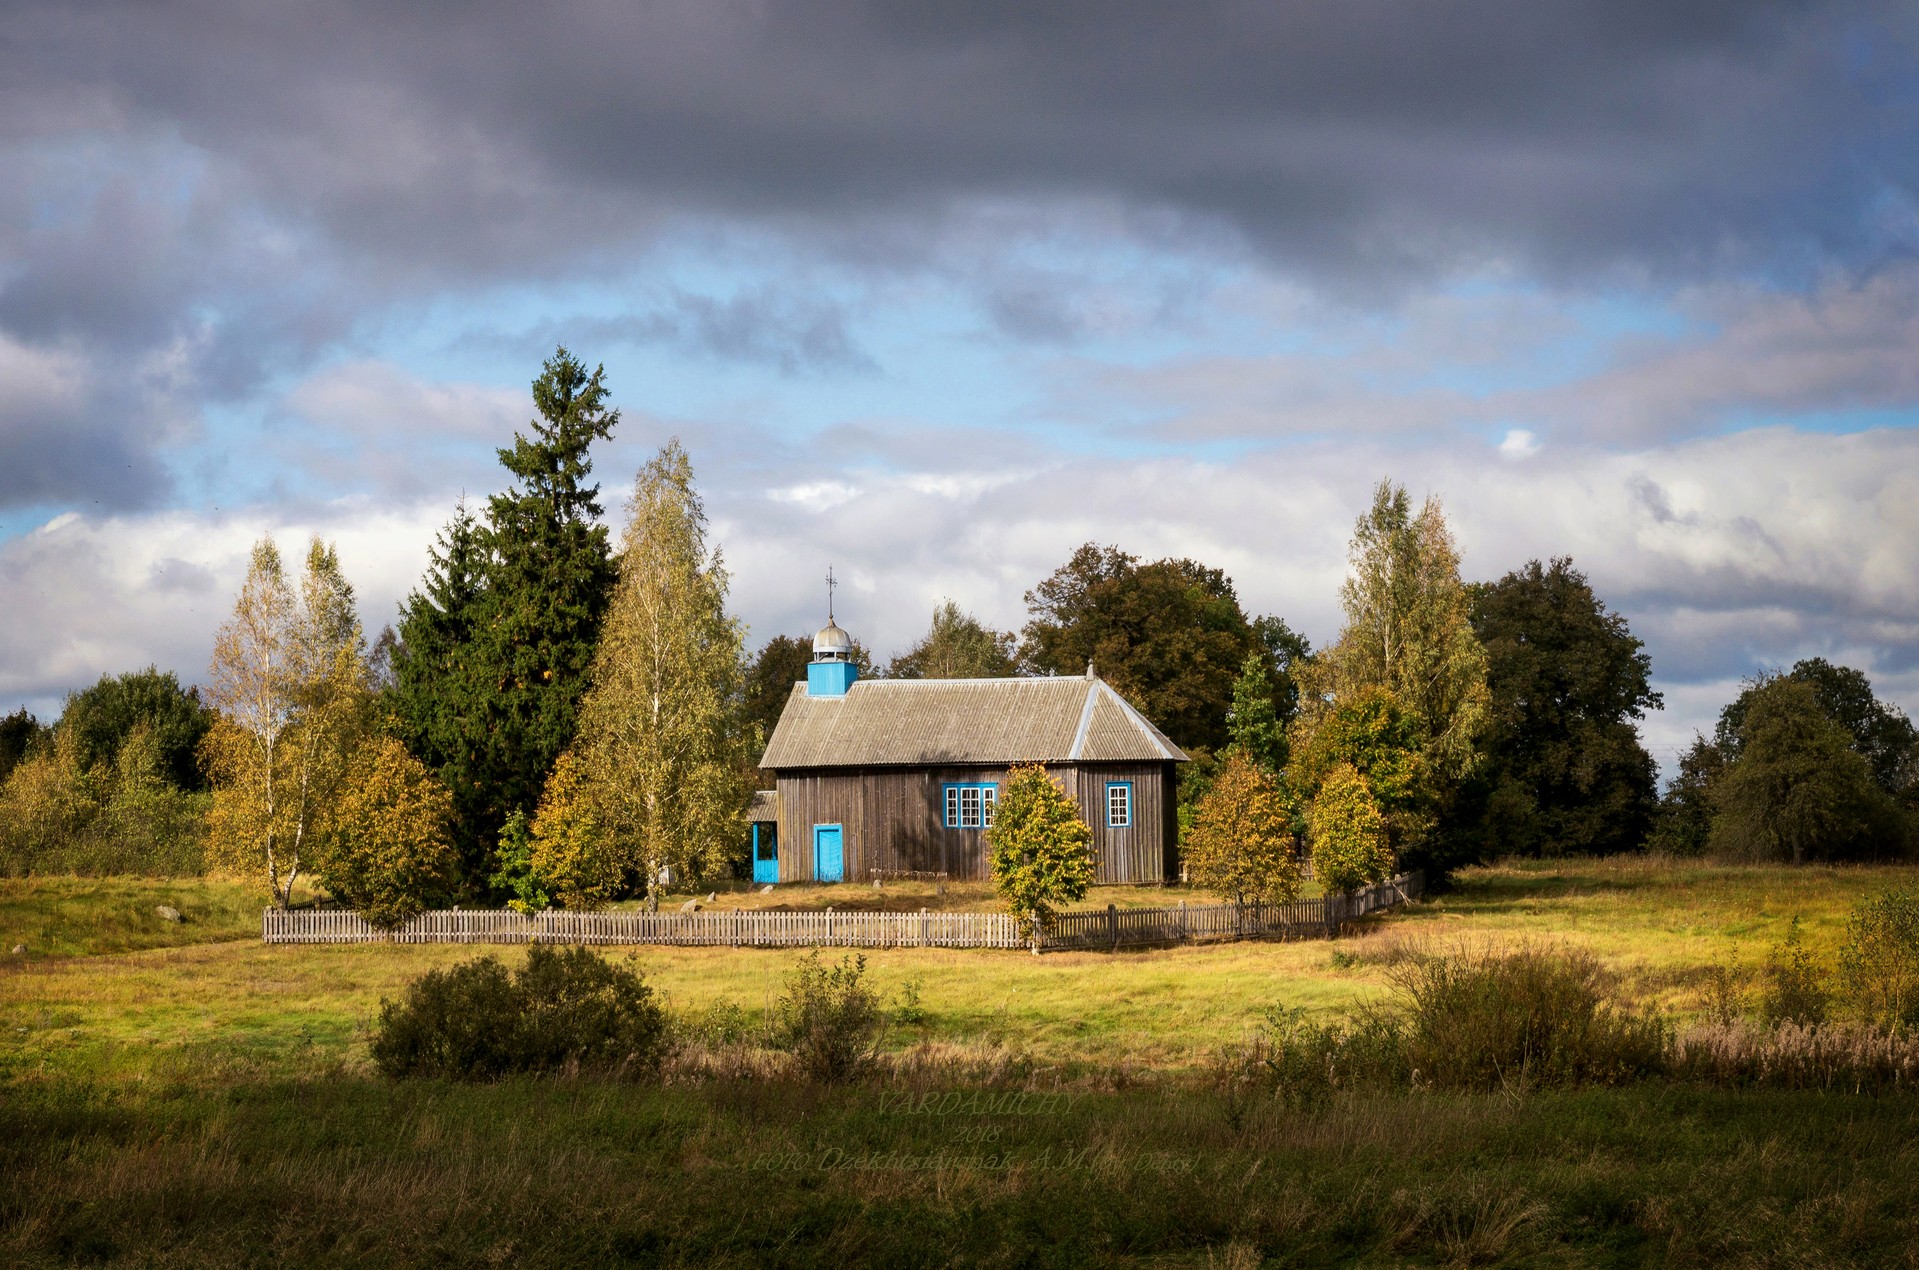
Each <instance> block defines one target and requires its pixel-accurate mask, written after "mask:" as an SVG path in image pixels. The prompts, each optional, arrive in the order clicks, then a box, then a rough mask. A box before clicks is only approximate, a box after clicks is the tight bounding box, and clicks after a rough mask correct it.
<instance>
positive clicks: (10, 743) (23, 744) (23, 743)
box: [0, 706, 47, 781]
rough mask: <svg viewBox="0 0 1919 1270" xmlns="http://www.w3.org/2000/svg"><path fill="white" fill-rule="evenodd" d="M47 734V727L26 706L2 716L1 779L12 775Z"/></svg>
mask: <svg viewBox="0 0 1919 1270" xmlns="http://www.w3.org/2000/svg"><path fill="white" fill-rule="evenodd" d="M46 736H47V729H46V728H43V727H41V726H40V721H39V720H38V719H36V718H34V717H33V716H32V715H31V714H29V713H27V708H26V707H25V706H21V707H20V708H19V709H18V710H15V711H14V712H13V713H12V714H10V715H7V716H6V717H5V718H0V781H5V780H6V779H7V777H8V776H10V775H12V773H13V769H14V765H15V764H17V763H19V762H20V760H21V759H24V758H25V757H27V755H28V754H29V753H30V752H32V750H33V748H34V747H35V746H36V745H38V744H40V743H42V741H43V740H44V739H45V737H46Z"/></svg>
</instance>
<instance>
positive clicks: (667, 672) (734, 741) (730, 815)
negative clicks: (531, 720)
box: [574, 439, 748, 908]
mask: <svg viewBox="0 0 1919 1270" xmlns="http://www.w3.org/2000/svg"><path fill="white" fill-rule="evenodd" d="M626 510H627V524H626V530H625V533H624V535H623V537H622V539H621V544H620V555H619V559H618V567H619V579H618V582H617V583H616V584H615V587H614V592H613V601H612V605H611V607H610V609H609V610H608V612H607V616H606V621H605V624H604V625H603V626H602V628H601V633H600V645H599V649H598V651H597V653H596V655H595V657H594V661H593V667H592V673H591V680H590V686H589V687H588V689H587V693H586V697H585V700H584V701H583V702H582V704H581V709H580V729H579V736H578V739H577V741H576V743H575V746H574V749H575V752H576V753H577V754H578V756H579V759H580V765H581V771H582V779H583V781H584V783H585V786H586V788H587V790H588V791H589V796H590V797H591V799H592V802H593V805H594V808H595V811H596V813H597V820H598V824H599V826H600V829H601V831H602V832H603V833H604V834H605V835H606V839H607V841H608V843H609V844H611V846H612V849H613V850H614V851H616V852H617V853H619V855H620V856H621V858H622V859H623V861H624V862H625V864H626V866H627V867H628V868H629V869H636V870H637V871H638V872H639V873H640V874H641V876H642V877H643V878H644V880H645V887H646V896H647V903H648V907H649V908H657V907H658V906H659V891H660V870H661V869H662V867H664V866H667V865H671V866H673V867H674V868H676V869H678V870H681V871H683V872H686V873H688V874H689V875H691V876H694V877H699V876H702V875H706V874H710V873H713V872H715V871H717V870H718V869H720V868H722V867H723V866H724V865H725V863H726V861H727V860H728V858H729V857H730V856H731V855H732V853H733V852H734V850H735V848H736V846H737V844H738V843H739V842H740V840H741V839H742V838H743V836H744V834H745V809H746V798H747V794H748V780H747V778H746V770H747V769H746V763H745V759H746V755H745V752H744V751H745V747H744V746H743V744H742V708H743V700H744V660H745V652H744V640H743V631H742V629H741V627H740V624H739V622H738V621H736V620H735V619H733V618H731V617H729V616H727V613H726V594H727V586H728V581H729V579H728V575H727V572H726V568H725V565H724V563H723V561H722V559H721V555H720V552H719V551H718V550H717V549H709V547H708V546H707V541H706V511H705V508H704V506H703V505H702V503H701V501H700V497H699V494H698V493H697V492H696V491H695V490H694V488H693V467H692V464H691V463H690V462H689V461H688V459H687V456H686V451H685V450H684V449H682V448H681V447H680V443H679V441H678V440H677V439H675V440H673V441H670V442H668V443H667V444H666V445H665V446H664V447H663V448H662V449H661V450H660V452H659V453H658V454H657V455H655V456H654V458H653V460H652V461H651V462H649V463H648V464H647V465H646V467H645V468H643V469H642V470H641V471H640V473H639V476H638V477H637V478H636V479H635V481H634V485H633V496H632V498H631V499H630V500H628V502H627V508H626Z"/></svg>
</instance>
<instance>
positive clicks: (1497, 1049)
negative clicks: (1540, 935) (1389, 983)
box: [1391, 948, 1667, 1089]
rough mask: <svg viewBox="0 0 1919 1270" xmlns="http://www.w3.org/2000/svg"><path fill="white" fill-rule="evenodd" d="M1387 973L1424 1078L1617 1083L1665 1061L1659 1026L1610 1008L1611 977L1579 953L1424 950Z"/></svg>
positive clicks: (1442, 1082)
mask: <svg viewBox="0 0 1919 1270" xmlns="http://www.w3.org/2000/svg"><path fill="white" fill-rule="evenodd" d="M1391 977H1392V979H1393V981H1394V983H1395V984H1396V985H1397V986H1398V988H1399V989H1400V992H1401V993H1402V994H1403V1000H1402V1009H1403V1010H1404V1014H1405V1038H1406V1039H1405V1047H1406V1059H1407V1062H1408V1063H1409V1064H1410V1066H1411V1067H1412V1069H1413V1071H1414V1073H1415V1076H1414V1078H1415V1080H1417V1081H1418V1082H1420V1083H1423V1084H1430V1085H1433V1086H1436V1087H1440V1088H1447V1089H1494V1088H1499V1087H1501V1086H1505V1085H1509V1084H1513V1083H1518V1084H1522V1085H1524V1084H1547V1085H1575V1084H1617V1083H1621V1082H1624V1081H1627V1080H1632V1079H1636V1078H1638V1077H1642V1076H1647V1075H1651V1074H1654V1073H1656V1072H1658V1071H1660V1070H1662V1069H1663V1068H1664V1066H1665V1056H1666V1044H1667V1033H1666V1028H1665V1025H1664V1024H1663V1023H1662V1022H1661V1021H1660V1020H1659V1019H1657V1018H1650V1017H1639V1016H1635V1015H1632V1014H1629V1013H1627V1012H1625V1011H1623V1010H1621V1009H1619V1008H1618V1007H1617V1006H1616V1005H1614V1004H1613V1001H1612V999H1611V998H1612V989H1613V981H1612V979H1611V977H1610V976H1609V975H1608V974H1607V973H1606V972H1605V971H1604V970H1603V969H1602V968H1601V967H1600V965H1599V962H1598V960H1597V959H1596V958H1594V957H1593V955H1592V954H1591V953H1588V952H1585V951H1583V950H1560V949H1546V948H1520V949H1517V950H1514V951H1511V952H1503V953H1493V952H1488V953H1457V954H1452V955H1446V956H1425V957H1418V958H1414V959H1412V960H1410V961H1407V962H1405V963H1403V964H1401V965H1400V966H1398V967H1395V968H1394V969H1393V970H1392V972H1391Z"/></svg>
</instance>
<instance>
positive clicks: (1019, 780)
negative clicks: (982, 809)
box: [986, 763, 1093, 934]
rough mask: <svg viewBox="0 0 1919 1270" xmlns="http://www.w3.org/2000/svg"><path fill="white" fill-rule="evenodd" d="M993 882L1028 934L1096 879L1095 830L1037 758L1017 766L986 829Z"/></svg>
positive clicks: (1080, 896)
mask: <svg viewBox="0 0 1919 1270" xmlns="http://www.w3.org/2000/svg"><path fill="white" fill-rule="evenodd" d="M986 849H987V859H988V861H989V863H990V864H991V866H992V869H993V885H994V886H995V887H996V888H997V889H998V891H999V896H1000V898H1001V899H1002V900H1004V901H1005V902H1006V906H1007V908H1008V909H1009V910H1011V911H1012V912H1013V913H1014V914H1015V915H1016V916H1017V917H1019V919H1020V923H1021V926H1022V928H1023V929H1024V930H1026V931H1027V932H1028V933H1029V934H1030V933H1033V932H1035V931H1039V930H1043V929H1044V928H1045V926H1046V923H1047V922H1049V921H1051V920H1052V918H1053V914H1054V913H1055V912H1057V911H1058V909H1059V906H1060V905H1062V904H1071V903H1073V902H1074V901H1076V900H1081V899H1084V898H1086V888H1088V887H1089V886H1091V885H1092V884H1093V831H1092V829H1090V828H1089V827H1088V826H1087V824H1086V821H1085V819H1084V818H1082V817H1081V816H1080V814H1079V805H1078V804H1077V803H1075V802H1074V801H1073V800H1072V799H1070V798H1068V797H1067V796H1066V791H1065V790H1063V789H1061V788H1060V786H1059V783H1058V782H1057V781H1055V780H1054V779H1053V778H1052V776H1051V775H1050V774H1049V773H1048V772H1047V770H1046V769H1045V768H1044V767H1043V766H1040V765H1039V764H1037V763H1036V764H1032V765H1030V766H1025V767H1015V768H1014V769H1013V770H1012V771H1011V772H1010V773H1008V775H1007V779H1006V795H1005V797H1003V798H1001V799H1000V800H999V806H998V808H997V809H996V810H995V812H994V813H993V825H992V828H990V829H988V830H987V831H986Z"/></svg>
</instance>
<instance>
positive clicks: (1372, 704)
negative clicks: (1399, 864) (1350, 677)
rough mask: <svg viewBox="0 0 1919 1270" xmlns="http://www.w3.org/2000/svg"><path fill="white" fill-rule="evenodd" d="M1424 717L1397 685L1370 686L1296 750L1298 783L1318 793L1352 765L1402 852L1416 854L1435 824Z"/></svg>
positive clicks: (1347, 701) (1323, 721)
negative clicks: (1398, 691)
mask: <svg viewBox="0 0 1919 1270" xmlns="http://www.w3.org/2000/svg"><path fill="white" fill-rule="evenodd" d="M1423 740H1424V734H1423V733H1422V731H1421V729H1420V726H1419V721H1418V720H1417V719H1416V718H1414V717H1413V714H1412V712H1411V711H1409V710H1407V709H1406V708H1405V707H1404V706H1402V705H1401V704H1400V701H1399V698H1397V697H1396V696H1394V695H1393V693H1392V691H1391V690H1390V689H1387V688H1382V687H1377V686H1374V687H1366V688H1361V689H1359V690H1357V691H1355V692H1352V693H1350V694H1348V696H1347V698H1346V699H1345V700H1344V701H1342V702H1340V703H1339V704H1338V705H1336V706H1334V707H1333V708H1331V709H1330V710H1328V711H1326V713H1325V714H1324V715H1323V716H1322V717H1321V718H1320V719H1319V722H1318V724H1317V726H1315V727H1313V728H1311V729H1310V730H1308V731H1307V732H1305V734H1304V735H1303V737H1302V744H1301V745H1300V746H1299V748H1298V749H1296V750H1294V752H1293V764H1292V769H1291V772H1292V784H1293V787H1294V788H1295V789H1299V790H1305V791H1309V794H1310V796H1311V797H1313V798H1317V797H1318V795H1319V791H1320V790H1321V789H1322V788H1323V787H1324V785H1325V783H1326V782H1327V780H1329V779H1330V778H1331V777H1333V776H1334V775H1336V774H1338V773H1339V772H1341V771H1342V770H1351V771H1352V772H1354V773H1355V774H1357V775H1358V776H1359V777H1360V778H1361V779H1362V780H1363V781H1364V782H1365V784H1366V790H1367V796H1368V798H1370V799H1371V800H1372V802H1373V805H1374V806H1375V807H1376V808H1377V809H1378V810H1379V813H1380V815H1381V817H1382V818H1383V823H1384V825H1385V829H1386V838H1387V844H1388V846H1389V847H1390V848H1391V849H1392V852H1393V854H1394V855H1395V856H1396V857H1406V856H1410V855H1414V854H1415V853H1417V852H1418V851H1419V849H1420V848H1421V847H1422V846H1423V845H1424V844H1425V841H1426V837H1427V835H1428V834H1429V833H1430V832H1431V831H1432V825H1433V796H1432V788H1431V780H1430V771H1429V769H1428V768H1427V766H1426V759H1425V755H1424V753H1423V752H1422V749H1421V742H1422V741H1423Z"/></svg>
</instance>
